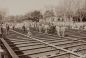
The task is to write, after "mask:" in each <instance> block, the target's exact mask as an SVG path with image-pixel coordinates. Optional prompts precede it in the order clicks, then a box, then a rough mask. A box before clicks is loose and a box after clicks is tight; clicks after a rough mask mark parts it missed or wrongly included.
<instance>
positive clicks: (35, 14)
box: [31, 10, 43, 21]
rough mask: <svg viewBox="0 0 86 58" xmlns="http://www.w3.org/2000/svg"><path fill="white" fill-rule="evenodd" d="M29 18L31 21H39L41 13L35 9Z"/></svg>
mask: <svg viewBox="0 0 86 58" xmlns="http://www.w3.org/2000/svg"><path fill="white" fill-rule="evenodd" d="M31 18H32V19H33V21H39V19H41V18H43V16H42V13H41V12H40V11H38V10H35V11H33V12H32V13H31Z"/></svg>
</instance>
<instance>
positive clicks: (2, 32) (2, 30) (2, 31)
mask: <svg viewBox="0 0 86 58" xmlns="http://www.w3.org/2000/svg"><path fill="white" fill-rule="evenodd" d="M3 34H4V29H3V26H1V36H3Z"/></svg>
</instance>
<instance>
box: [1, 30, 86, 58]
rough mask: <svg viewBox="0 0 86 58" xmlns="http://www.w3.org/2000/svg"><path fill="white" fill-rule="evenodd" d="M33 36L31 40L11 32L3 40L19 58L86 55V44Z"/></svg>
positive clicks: (35, 34)
mask: <svg viewBox="0 0 86 58" xmlns="http://www.w3.org/2000/svg"><path fill="white" fill-rule="evenodd" d="M33 35H34V36H33V38H29V37H28V36H26V35H24V34H22V33H19V32H16V31H10V33H9V35H8V36H6V38H5V39H3V40H4V41H5V42H6V43H7V44H8V46H9V47H10V49H11V50H12V51H13V53H12V54H14V55H16V56H17V57H18V58H61V57H62V58H63V57H64V58H69V57H70V58H71V57H72V58H74V57H75V58H78V57H83V55H84V54H85V53H86V42H83V41H78V40H72V39H70V38H58V37H57V36H49V35H45V34H40V33H37V32H33ZM3 40H1V41H3ZM3 43H4V42H3ZM9 53H10V52H9ZM13 57H14V56H13ZM14 58H16V57H14Z"/></svg>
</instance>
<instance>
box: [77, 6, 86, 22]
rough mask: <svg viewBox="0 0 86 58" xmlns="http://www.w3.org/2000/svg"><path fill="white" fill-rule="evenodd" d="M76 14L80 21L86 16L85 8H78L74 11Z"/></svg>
mask: <svg viewBox="0 0 86 58" xmlns="http://www.w3.org/2000/svg"><path fill="white" fill-rule="evenodd" d="M76 15H77V16H78V18H79V19H80V22H82V21H83V18H84V17H85V16H86V10H85V9H83V8H82V9H78V10H77V12H76Z"/></svg>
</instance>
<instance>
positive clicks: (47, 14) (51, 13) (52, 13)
mask: <svg viewBox="0 0 86 58" xmlns="http://www.w3.org/2000/svg"><path fill="white" fill-rule="evenodd" d="M53 16H54V12H53V10H46V11H45V13H44V18H48V17H53Z"/></svg>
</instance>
